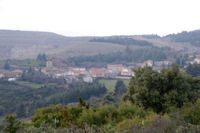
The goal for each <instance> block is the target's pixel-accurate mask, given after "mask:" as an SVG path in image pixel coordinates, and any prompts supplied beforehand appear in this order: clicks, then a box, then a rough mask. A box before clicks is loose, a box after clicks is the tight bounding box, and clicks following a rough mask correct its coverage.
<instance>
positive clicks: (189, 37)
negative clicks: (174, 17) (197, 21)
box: [165, 30, 200, 47]
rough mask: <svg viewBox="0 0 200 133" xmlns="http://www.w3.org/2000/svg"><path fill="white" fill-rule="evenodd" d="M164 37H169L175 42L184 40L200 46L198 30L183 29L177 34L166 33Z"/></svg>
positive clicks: (199, 32) (199, 31)
mask: <svg viewBox="0 0 200 133" xmlns="http://www.w3.org/2000/svg"><path fill="white" fill-rule="evenodd" d="M165 38H170V39H172V40H173V41H175V42H186V43H190V44H192V45H194V46H198V47H199V46H200V30H196V31H191V32H187V31H183V32H181V33H178V34H170V35H167V36H165Z"/></svg>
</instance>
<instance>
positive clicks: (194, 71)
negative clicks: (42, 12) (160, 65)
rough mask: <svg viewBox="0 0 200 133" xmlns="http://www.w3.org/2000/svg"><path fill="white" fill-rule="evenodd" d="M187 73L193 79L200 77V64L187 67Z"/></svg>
mask: <svg viewBox="0 0 200 133" xmlns="http://www.w3.org/2000/svg"><path fill="white" fill-rule="evenodd" d="M186 72H187V73H188V74H190V75H192V76H193V77H197V76H200V64H196V63H195V64H189V65H188V66H187V67H186Z"/></svg>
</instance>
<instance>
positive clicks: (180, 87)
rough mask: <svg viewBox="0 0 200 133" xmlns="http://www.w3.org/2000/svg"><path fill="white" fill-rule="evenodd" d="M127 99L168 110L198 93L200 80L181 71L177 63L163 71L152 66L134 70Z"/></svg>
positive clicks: (181, 104) (158, 109)
mask: <svg viewBox="0 0 200 133" xmlns="http://www.w3.org/2000/svg"><path fill="white" fill-rule="evenodd" d="M134 72H135V77H132V79H131V81H130V83H129V87H128V93H127V94H126V96H125V98H124V99H125V100H127V99H128V100H130V101H132V102H133V103H135V104H137V105H139V106H142V107H144V108H152V109H153V110H154V111H155V112H157V113H159V112H166V111H168V110H169V108H170V107H172V106H174V107H182V106H183V104H184V103H185V102H190V101H192V100H193V98H196V95H198V94H199V93H198V91H197V90H198V89H195V88H196V87H197V86H199V85H200V84H199V82H198V81H195V80H196V79H193V78H192V77H190V76H188V75H186V74H184V73H183V72H182V71H180V69H179V67H178V66H177V65H172V67H171V68H170V69H162V70H161V72H157V71H155V70H153V69H152V68H151V67H148V66H146V67H144V68H138V69H136V70H134Z"/></svg>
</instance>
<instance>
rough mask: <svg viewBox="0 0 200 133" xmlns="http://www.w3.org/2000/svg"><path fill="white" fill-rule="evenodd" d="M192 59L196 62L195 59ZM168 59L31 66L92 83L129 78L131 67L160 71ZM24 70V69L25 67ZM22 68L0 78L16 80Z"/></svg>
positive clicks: (49, 62) (55, 62)
mask: <svg viewBox="0 0 200 133" xmlns="http://www.w3.org/2000/svg"><path fill="white" fill-rule="evenodd" d="M194 61H196V62H197V63H200V62H198V60H197V59H195V60H194ZM170 64H172V62H170V61H155V62H154V61H152V60H147V61H145V62H142V63H129V64H107V65H106V66H105V67H98V68H97V67H91V68H86V67H76V66H73V67H72V66H67V64H64V63H61V61H60V60H59V59H48V60H47V61H46V65H45V67H33V69H34V70H35V71H40V72H42V73H43V74H45V75H46V76H48V77H53V78H64V79H65V80H66V81H72V80H83V81H84V82H88V83H92V82H93V81H94V80H95V79H97V78H103V79H130V78H131V77H132V76H134V72H133V69H134V68H138V67H144V66H146V65H147V66H150V67H152V68H153V69H154V70H157V71H160V70H161V69H162V68H169V66H170ZM25 70H26V69H25ZM25 70H24V69H20V67H19V68H17V67H16V68H15V69H13V70H10V71H4V72H1V73H0V78H6V79H7V80H8V81H15V80H17V79H18V78H19V77H20V76H21V75H22V73H23V71H25Z"/></svg>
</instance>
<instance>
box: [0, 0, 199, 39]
mask: <svg viewBox="0 0 200 133" xmlns="http://www.w3.org/2000/svg"><path fill="white" fill-rule="evenodd" d="M199 5H200V0H0V29H10V30H29V31H30V30H31V31H50V32H56V33H59V34H63V35H66V36H107V35H139V34H158V35H161V36H163V35H167V34H170V33H178V32H181V31H191V30H197V29H200V17H199V13H200V8H199Z"/></svg>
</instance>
